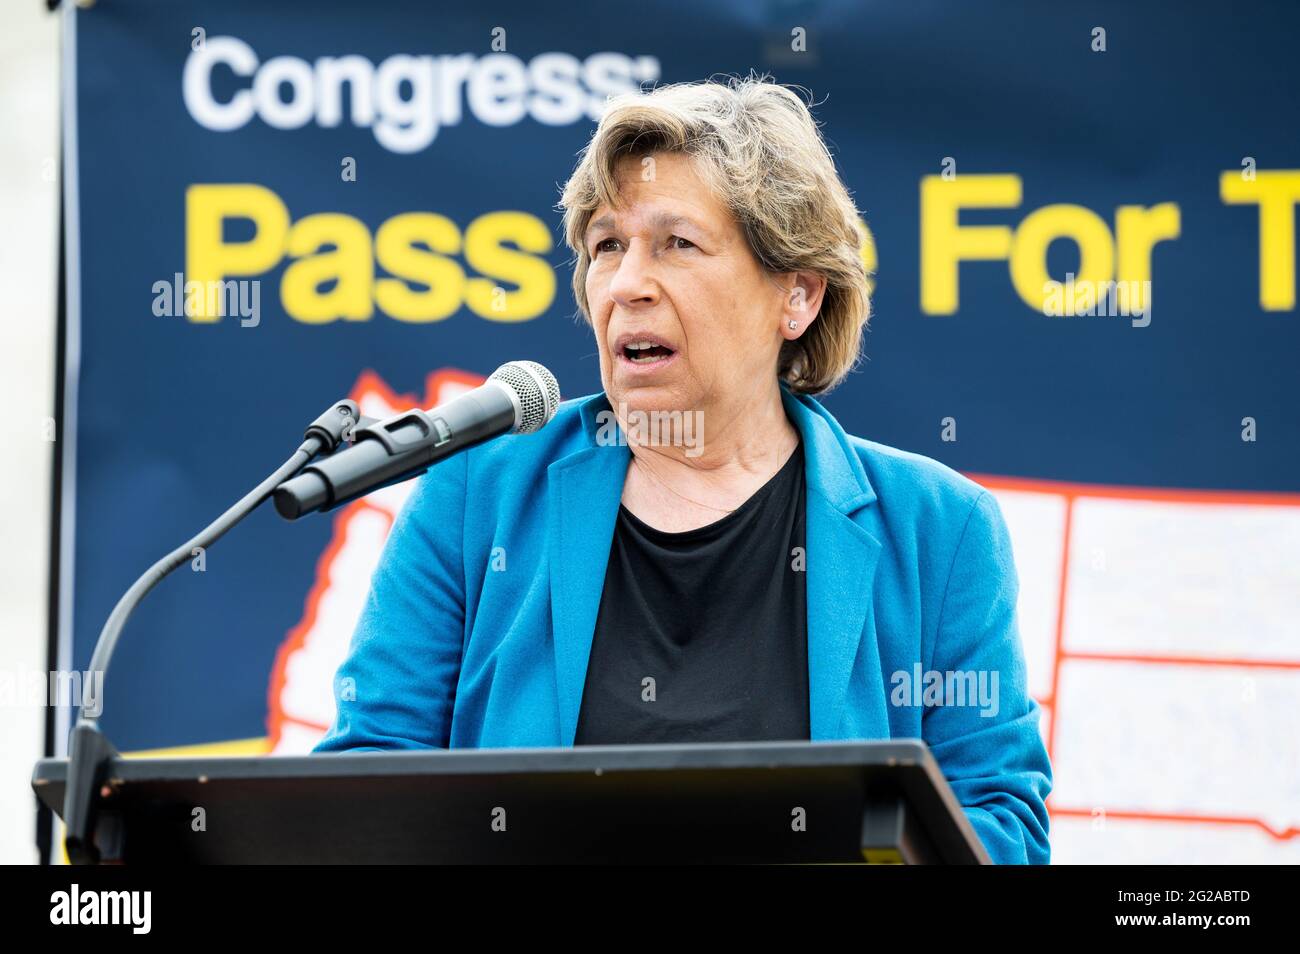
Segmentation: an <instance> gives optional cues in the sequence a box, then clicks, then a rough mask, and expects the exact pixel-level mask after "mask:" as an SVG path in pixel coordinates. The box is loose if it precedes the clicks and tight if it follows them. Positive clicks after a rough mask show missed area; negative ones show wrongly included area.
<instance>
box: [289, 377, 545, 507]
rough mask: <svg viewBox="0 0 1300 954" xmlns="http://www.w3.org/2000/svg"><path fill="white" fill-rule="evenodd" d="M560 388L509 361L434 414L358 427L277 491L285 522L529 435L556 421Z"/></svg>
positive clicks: (403, 416) (399, 416) (418, 413)
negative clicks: (347, 441) (496, 442)
mask: <svg viewBox="0 0 1300 954" xmlns="http://www.w3.org/2000/svg"><path fill="white" fill-rule="evenodd" d="M559 404H560V385H559V384H558V383H557V382H556V380H555V376H554V375H553V374H551V372H550V371H547V370H546V368H544V367H542V366H541V365H540V364H538V363H537V362H535V361H511V362H508V363H507V364H503V365H501V367H499V368H497V369H496V370H495V371H493V372H492V374H491V376H490V377H489V378H488V379H487V381H486V382H485V383H483V384H482V385H480V386H479V387H477V388H475V389H474V390H472V391H468V392H466V393H465V394H462V395H461V396H460V397H457V398H453V399H452V400H450V401H448V402H447V403H445V404H440V405H438V406H437V407H435V408H432V409H430V410H428V411H424V410H420V409H418V408H417V409H415V410H412V411H404V412H402V413H401V414H395V415H393V416H392V417H390V418H387V419H386V420H383V421H377V422H375V423H371V424H369V425H367V426H366V427H358V428H356V430H354V431H353V432H352V439H353V444H352V446H351V447H346V448H344V449H343V450H340V451H338V452H336V453H334V454H332V455H331V456H329V457H326V458H323V459H322V460H320V461H318V462H316V463H314V464H310V465H308V466H307V467H305V468H304V469H303V470H302V471H301V472H300V473H299V474H298V476H296V477H294V478H292V479H290V480H287V481H285V482H284V483H282V484H281V485H280V486H279V487H277V488H276V489H275V509H276V510H277V511H278V512H279V514H280V516H282V517H284V518H285V519H286V520H297V519H298V518H299V517H301V516H302V515H303V514H307V513H314V512H316V511H326V510H333V509H334V508H336V507H339V506H341V505H343V504H345V503H348V502H350V501H352V500H355V499H357V498H358V497H362V496H364V495H366V494H368V493H370V492H371V491H372V490H378V489H379V488H381V487H387V486H389V485H390V484H397V483H401V482H402V481H404V480H410V479H411V478H412V477H418V476H420V474H423V473H424V472H425V471H426V470H428V469H429V467H430V466H431V465H432V464H436V463H437V462H438V461H440V460H442V459H443V458H445V457H450V456H451V455H452V454H455V453H457V452H459V451H463V450H468V449H469V448H471V447H473V446H475V445H476V444H481V443H483V442H484V441H487V440H491V439H492V438H494V437H497V436H499V435H501V434H506V433H512V434H531V433H533V432H534V431H537V430H540V429H541V427H542V426H543V425H544V424H546V423H547V422H548V421H550V420H551V418H553V417H554V416H555V411H556V408H558V407H559Z"/></svg>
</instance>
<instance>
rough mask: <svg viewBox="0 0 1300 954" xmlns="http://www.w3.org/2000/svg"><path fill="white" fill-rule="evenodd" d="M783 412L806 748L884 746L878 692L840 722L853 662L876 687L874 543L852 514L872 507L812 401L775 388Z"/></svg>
mask: <svg viewBox="0 0 1300 954" xmlns="http://www.w3.org/2000/svg"><path fill="white" fill-rule="evenodd" d="M782 398H783V400H784V401H785V406H786V412H787V414H788V415H789V416H790V419H791V420H792V421H793V422H794V424H795V426H796V427H798V428H799V431H800V434H801V435H802V437H803V443H804V458H805V470H806V478H807V485H808V500H807V522H806V542H807V550H808V553H807V558H808V563H807V572H808V579H807V580H806V585H807V596H808V695H809V699H808V705H809V719H810V726H811V735H812V740H813V741H814V742H816V741H826V740H832V739H843V738H887V737H888V735H889V723H888V714H887V712H886V709H885V697H884V690H883V688H878V689H874V690H873V691H869V692H859V693H855V694H854V699H855V701H856V702H857V703H858V704H859V705H858V708H857V709H856V710H855V711H854V712H853V713H852V718H851V719H848V720H846V716H847V715H848V713H847V711H846V709H847V700H848V689H849V679H850V678H851V676H852V675H853V667H854V663H855V661H856V660H857V659H858V658H859V656H861V658H862V661H863V669H864V673H863V675H864V679H865V683H866V685H867V686H869V687H883V686H884V681H883V679H882V676H881V666H880V652H879V647H878V646H877V645H876V643H875V633H874V629H873V630H872V632H871V634H870V636H869V638H870V642H869V643H868V644H867V645H866V646H863V644H862V641H863V634H864V630H865V628H866V626H867V623H868V621H869V619H870V618H871V599H872V597H871V593H872V583H873V581H874V579H875V575H876V564H877V562H878V561H879V559H880V549H881V544H880V541H879V540H877V539H876V538H875V537H874V536H873V535H872V534H871V533H870V532H868V531H867V530H866V529H864V528H863V527H862V526H860V525H859V524H858V523H856V522H855V521H854V520H853V517H852V514H854V513H856V512H857V511H858V510H861V509H862V508H863V507H866V506H868V505H869V504H872V503H874V502H875V499H876V494H875V491H874V490H873V489H872V487H871V484H870V482H869V481H868V479H867V475H866V472H865V471H864V470H863V469H862V464H861V462H860V461H859V460H858V458H857V454H856V453H855V452H854V451H853V449H852V447H851V446H850V445H849V442H848V439H847V437H846V436H845V434H844V432H843V430H842V429H841V428H840V426H839V424H838V423H836V422H835V419H834V418H833V417H831V415H830V413H829V412H827V411H826V410H825V409H824V408H823V407H822V406H821V405H820V404H819V403H818V402H817V401H815V400H814V399H812V398H809V397H803V398H800V397H796V396H795V395H793V394H792V393H791V392H790V391H789V390H788V389H787V388H785V387H784V385H783V386H782Z"/></svg>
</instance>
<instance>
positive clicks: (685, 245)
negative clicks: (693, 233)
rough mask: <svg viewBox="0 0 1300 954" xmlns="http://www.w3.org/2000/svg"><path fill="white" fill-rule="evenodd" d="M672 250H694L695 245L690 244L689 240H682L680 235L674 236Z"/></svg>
mask: <svg viewBox="0 0 1300 954" xmlns="http://www.w3.org/2000/svg"><path fill="white" fill-rule="evenodd" d="M678 243H681V244H678ZM673 248H695V243H694V242H692V241H691V240H690V239H684V238H682V237H681V236H680V235H674V236H673Z"/></svg>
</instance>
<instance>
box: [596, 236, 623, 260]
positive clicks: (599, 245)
mask: <svg viewBox="0 0 1300 954" xmlns="http://www.w3.org/2000/svg"><path fill="white" fill-rule="evenodd" d="M610 242H613V243H614V244H615V245H617V244H618V239H612V238H607V239H601V240H600V241H599V242H597V243H596V250H595V254H594V255H593V256H592V257H593V258H595V256H596V255H599V254H600V253H601V252H612V251H614V250H613V249H612V248H606V247H605V246H607V245H609V243H610Z"/></svg>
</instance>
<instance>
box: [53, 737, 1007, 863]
mask: <svg viewBox="0 0 1300 954" xmlns="http://www.w3.org/2000/svg"><path fill="white" fill-rule="evenodd" d="M66 778H67V760H65V759H43V760H42V761H40V762H39V763H37V765H36V769H35V772H34V774H33V778H32V786H33V788H34V789H35V791H36V793H37V794H38V795H39V796H40V798H41V800H42V801H43V802H44V803H45V804H46V805H48V806H50V808H52V809H53V810H54V811H55V812H56V813H60V814H61V813H62V810H63V795H64V783H65V781H66ZM93 810H94V818H95V842H96V844H97V845H98V847H99V849H100V852H101V855H102V858H103V860H104V861H106V862H119V863H126V864H141V863H144V864H165V863H170V864H176V863H181V864H185V863H200V864H202V863H216V864H221V863H250V864H261V863H286V864H353V863H425V864H428V863H432V864H439V863H451V864H457V863H471V864H473V863H486V864H503V863H524V864H548V863H555V864H581V863H599V864H620V863H630V864H641V863H649V864H656V863H818V862H826V863H836V862H859V863H860V862H863V861H866V862H871V863H895V864H897V863H902V864H935V863H938V864H988V863H989V857H988V854H987V852H986V851H985V850H984V847H983V845H982V844H981V843H980V841H979V838H978V836H977V835H976V834H975V831H974V829H973V828H972V827H971V825H970V822H969V821H968V820H967V818H966V816H965V814H964V813H963V812H962V809H961V806H960V805H959V804H958V802H957V800H956V797H955V796H954V795H953V793H952V790H951V789H950V788H949V786H948V783H947V782H946V781H945V780H944V778H943V776H942V774H941V773H940V772H939V768H938V766H937V764H936V763H935V761H934V758H933V756H932V755H931V754H930V751H929V749H928V748H927V747H926V745H925V744H924V743H923V742H921V741H917V740H891V741H880V742H874V741H864V742H811V743H809V742H802V743H800V742H761V743H733V744H720V745H713V744H694V745H625V746H580V747H576V748H558V749H482V750H475V749H453V750H437V751H414V752H412V751H403V752H355V753H331V754H320V755H309V756H293V757H263V758H203V759H193V758H176V759H171V758H150V759H133V758H113V759H112V760H111V762H110V763H109V765H108V771H107V774H106V776H105V782H104V784H103V786H102V787H101V788H100V791H99V794H98V796H97V797H96V800H95V804H94V809H93Z"/></svg>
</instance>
